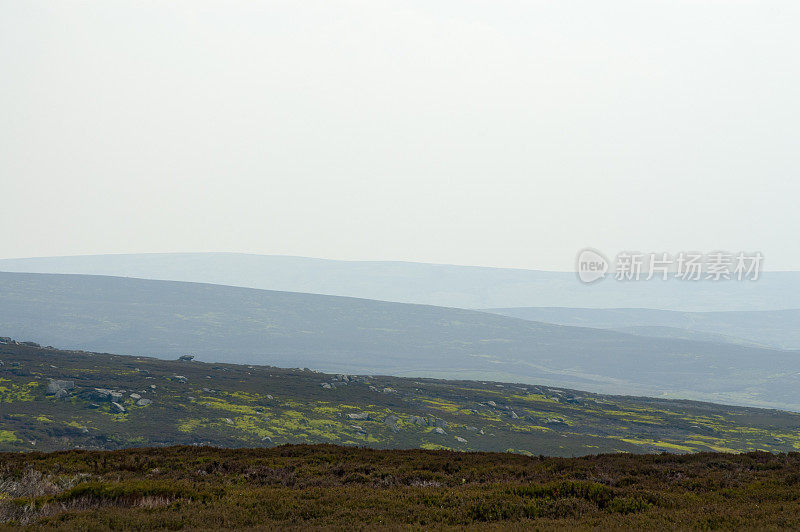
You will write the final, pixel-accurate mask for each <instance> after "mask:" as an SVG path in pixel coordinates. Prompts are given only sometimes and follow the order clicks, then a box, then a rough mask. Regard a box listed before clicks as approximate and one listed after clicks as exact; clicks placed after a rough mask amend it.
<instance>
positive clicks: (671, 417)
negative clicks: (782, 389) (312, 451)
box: [0, 340, 800, 502]
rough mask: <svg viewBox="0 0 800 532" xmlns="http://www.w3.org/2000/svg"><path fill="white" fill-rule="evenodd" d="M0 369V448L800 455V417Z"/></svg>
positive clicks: (8, 350) (412, 383)
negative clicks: (315, 447) (305, 447)
mask: <svg viewBox="0 0 800 532" xmlns="http://www.w3.org/2000/svg"><path fill="white" fill-rule="evenodd" d="M0 361H2V364H0V404H2V405H3V406H2V410H0V451H22V450H57V449H118V448H124V447H139V446H146V445H154V446H163V445H176V444H192V445H199V444H204V445H215V446H222V447H265V446H266V447H272V446H274V445H280V444H285V443H336V444H340V445H353V446H355V445H357V446H365V447H373V448H381V449H385V448H424V449H453V450H460V451H512V452H516V453H526V454H533V455H541V454H544V455H555V456H575V455H586V454H597V453H600V452H620V451H624V452H630V453H644V452H662V451H667V452H672V453H689V452H698V451H727V452H731V451H737V452H738V451H752V450H768V451H784V452H785V451H792V450H795V449H797V448H798V447H800V414H792V413H788V412H781V411H775V410H762V409H756V408H741V407H731V406H723V405H717V404H710V403H700V402H693V401H675V400H666V399H649V398H644V397H617V396H608V395H597V394H592V393H586V392H578V391H575V390H565V389H561V388H554V387H549V386H541V385H526V384H509V383H502V384H501V383H496V382H487V381H442V380H430V379H408V378H398V377H386V376H358V375H330V374H323V373H317V372H314V371H309V370H299V369H297V370H287V369H280V368H275V367H267V366H243V365H233V364H207V363H202V362H186V361H176V360H170V361H167V360H158V359H153V358H144V357H130V356H120V355H112V354H99V353H86V352H70V351H60V350H55V349H47V348H38V347H35V346H29V345H24V344H19V343H15V342H13V341H12V342H9V341H8V340H0ZM0 502H2V500H1V499H0Z"/></svg>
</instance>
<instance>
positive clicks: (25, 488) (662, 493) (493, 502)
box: [0, 445, 800, 529]
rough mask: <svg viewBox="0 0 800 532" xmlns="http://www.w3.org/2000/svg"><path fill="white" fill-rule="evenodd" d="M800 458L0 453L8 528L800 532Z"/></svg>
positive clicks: (296, 449)
mask: <svg viewBox="0 0 800 532" xmlns="http://www.w3.org/2000/svg"><path fill="white" fill-rule="evenodd" d="M799 468H800V454H798V453H789V454H770V453H764V452H752V453H746V454H739V455H733V454H716V453H700V454H691V455H675V454H660V455H630V454H614V455H597V456H586V457H582V458H544V457H528V456H523V455H514V454H508V453H460V452H453V451H425V450H404V451H403V450H369V449H355V448H348V447H341V446H332V445H284V446H279V447H275V448H271V449H219V448H210V447H168V448H159V449H153V448H149V449H128V450H120V451H65V452H56V453H39V452H33V453H24V454H19V453H4V454H0V494H2V495H0V521H2V523H3V524H5V525H6V526H10V527H17V526H20V525H32V526H36V527H59V528H80V529H97V528H115V529H143V528H146V529H162V528H168V529H180V528H210V527H213V528H248V527H256V526H258V527H273V528H281V529H284V528H296V529H307V528H315V527H338V528H342V529H352V528H361V527H364V526H370V525H373V526H381V527H412V528H416V527H425V526H431V525H437V526H446V527H447V526H452V527H458V526H464V525H470V526H474V527H479V528H491V527H495V526H497V525H503V526H514V527H535V528H538V529H556V528H567V529H573V528H588V527H593V528H601V529H607V528H620V527H624V528H642V527H645V528H670V529H674V528H702V529H715V528H723V529H729V528H735V527H748V528H772V529H775V528H797V527H798V526H800V474H799V473H798V469H799Z"/></svg>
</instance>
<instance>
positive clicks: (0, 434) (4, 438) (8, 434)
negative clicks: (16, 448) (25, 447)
mask: <svg viewBox="0 0 800 532" xmlns="http://www.w3.org/2000/svg"><path fill="white" fill-rule="evenodd" d="M17 441H20V440H19V438H17V435H16V434H14V432H13V431H10V430H0V443H13V442H17Z"/></svg>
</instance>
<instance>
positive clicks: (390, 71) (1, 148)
mask: <svg viewBox="0 0 800 532" xmlns="http://www.w3.org/2000/svg"><path fill="white" fill-rule="evenodd" d="M0 8H1V9H0V192H1V193H2V198H3V201H2V209H0V257H24V256H42V255H67V254H84V253H121V252H147V251H154V252H156V251H157V252H165V251H242V252H252V253H268V254H293V255H308V256H318V257H328V258H341V259H399V260H415V261H425V262H445V263H458V264H478V265H492V266H514V267H524V268H538V269H569V268H571V267H572V265H573V260H574V256H575V253H576V251H577V250H578V249H579V248H582V247H584V246H593V247H596V248H599V249H601V250H603V251H606V252H607V253H609V254H613V253H615V252H616V251H618V250H621V249H640V250H642V251H662V250H663V251H675V252H677V251H681V250H702V251H710V250H713V249H729V250H734V251H739V250H743V251H762V252H763V253H764V255H765V266H766V267H767V269H800V245H798V229H800V208H798V205H797V202H798V197H800V133H799V132H798V126H799V125H800V97H799V96H798V95H800V60H798V57H800V31H798V27H800V2H797V0H788V1H785V2H771V1H765V0H757V1H736V0H716V1H700V0H686V1H681V0H665V1H647V0H631V1H625V2H621V1H598V0H591V1H586V2H575V1H565V0H553V1H549V2H535V1H525V2H523V1H518V2H516V1H502V0H488V1H471V0H458V1H452V2H451V1H436V0H434V1H431V0H426V1H398V2H394V1H384V0H363V1H360V0H359V1H350V0H336V1H333V0H324V1H314V0H302V1H297V0H291V1H285V2H282V1H281V2H278V1H276V2H266V1H265V2H258V1H253V0H246V1H234V0H224V1H218V2H209V1H202V0H188V1H165V0H156V1H133V0H128V1H124V2H122V1H114V0H99V1H68V0H50V1H47V2H41V1H35V0H0Z"/></svg>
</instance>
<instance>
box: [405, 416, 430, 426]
mask: <svg viewBox="0 0 800 532" xmlns="http://www.w3.org/2000/svg"><path fill="white" fill-rule="evenodd" d="M408 421H409V423H412V424H414V425H423V426H424V425H427V424H428V420H427V419H425V418H424V417H420V416H411V417H410V418H408Z"/></svg>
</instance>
